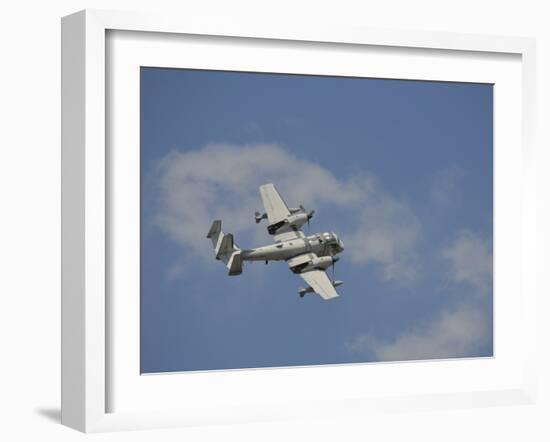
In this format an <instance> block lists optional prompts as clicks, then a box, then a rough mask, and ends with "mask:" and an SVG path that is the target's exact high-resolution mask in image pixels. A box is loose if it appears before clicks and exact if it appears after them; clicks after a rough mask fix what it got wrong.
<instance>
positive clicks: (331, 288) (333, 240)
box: [206, 183, 344, 299]
mask: <svg viewBox="0 0 550 442" xmlns="http://www.w3.org/2000/svg"><path fill="white" fill-rule="evenodd" d="M260 196H261V198H262V202H263V205H264V209H265V212H264V213H263V214H261V213H259V212H256V213H255V215H254V216H255V220H256V223H259V222H261V221H262V220H263V219H267V222H268V226H267V231H268V233H269V234H270V235H272V236H273V239H274V240H275V243H274V244H270V245H266V246H262V247H256V248H253V249H241V248H240V247H239V246H237V244H235V241H234V238H233V234H231V233H223V231H222V222H221V220H215V221H214V222H213V223H212V226H211V227H210V230H209V231H208V234H207V235H206V237H207V238H209V239H210V240H211V241H212V245H213V246H214V251H215V256H216V259H217V260H220V261H222V262H223V263H224V264H225V265H226V267H227V268H228V270H229V276H235V275H240V274H241V273H242V271H243V262H244V261H265V263H266V264H267V263H268V262H269V261H286V262H287V264H288V267H289V268H290V270H291V271H292V272H293V273H295V274H297V275H300V276H301V277H302V278H303V279H304V281H305V282H306V283H307V287H305V288H301V289H300V290H299V291H298V294H299V295H300V297H301V298H303V297H304V295H305V294H306V293H314V292H315V293H317V294H318V295H320V296H321V298H323V299H333V298H336V297H337V296H338V293H337V292H336V287H338V286H340V285H342V284H343V282H342V281H331V280H330V279H329V277H328V275H327V273H326V270H327V269H328V268H329V267H331V266H333V270H334V264H335V263H336V261H338V259H339V257H337V256H336V255H337V254H338V253H341V252H343V251H344V243H343V242H342V240H341V239H340V238H338V235H336V233H334V232H325V233H316V234H315V235H309V236H306V235H305V234H304V233H303V231H302V230H301V229H302V226H303V225H304V224H306V223H307V224H309V221H310V220H311V218H312V217H313V215H314V214H315V211H314V210H312V211H310V212H307V211H306V210H305V209H304V207H303V206H300V207H299V208H289V207H288V206H287V205H286V204H285V202H284V201H283V199H282V198H281V195H279V192H277V189H276V188H275V186H274V185H273V184H271V183H269V184H264V185H262V186H260Z"/></svg>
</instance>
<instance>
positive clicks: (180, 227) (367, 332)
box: [141, 68, 493, 373]
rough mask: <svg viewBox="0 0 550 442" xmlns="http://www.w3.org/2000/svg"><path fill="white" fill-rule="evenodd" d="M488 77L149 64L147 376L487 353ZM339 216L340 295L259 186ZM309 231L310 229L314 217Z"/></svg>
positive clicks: (317, 221)
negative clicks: (267, 213) (286, 230)
mask: <svg viewBox="0 0 550 442" xmlns="http://www.w3.org/2000/svg"><path fill="white" fill-rule="evenodd" d="M492 107H493V91H492V86H491V85H482V84H464V83H446V82H425V81H402V80H380V79H357V78H341V77H321V76H297V75H272V74H258V73H231V72H215V71H193V70H179V69H160V68H142V71H141V174H142V178H141V180H142V196H141V211H142V212H141V213H142V214H141V225H142V227H141V367H142V372H143V373H153V372H166V371H185V370H211V369H226V368H248V367H276V366H293V365H310V364H334V363H351V362H376V361H392V360H416V359H432V358H449V357H479V356H491V355H492V352H493V335H492V328H493V327H492V326H493V324H492V303H493V299H492V234H493V232H492V205H493V200H492V181H493V176H492V170H493V168H492V158H493V151H492V144H493V143H492V121H493V114H492V112H493V111H492ZM266 182H273V183H275V185H276V186H277V187H278V189H279V190H280V192H281V193H282V195H283V198H284V199H285V200H286V201H287V202H288V203H289V204H290V205H298V204H300V203H303V204H304V205H305V206H306V208H307V209H311V208H314V209H316V211H317V212H316V215H315V217H314V218H313V219H312V223H311V228H310V232H311V233H315V232H317V231H326V230H329V231H335V232H337V233H338V234H339V235H340V236H341V237H342V239H343V241H344V243H345V245H346V250H345V252H344V253H343V254H342V255H341V260H340V261H339V262H338V264H337V267H336V277H337V279H341V280H344V285H343V286H341V287H340V288H339V289H338V291H339V293H340V294H341V296H340V298H338V299H336V300H333V301H323V300H322V299H321V298H319V297H318V296H306V297H304V298H303V299H300V298H299V297H298V294H297V291H298V289H299V288H300V287H303V286H304V283H303V281H302V280H301V278H299V277H297V276H296V275H293V274H292V273H291V272H290V271H289V270H288V267H287V265H286V263H284V262H282V263H270V264H269V265H267V266H266V265H264V264H261V263H255V264H250V265H248V266H245V270H244V272H243V274H242V275H240V276H238V277H229V276H227V271H226V269H225V268H224V266H223V265H222V264H221V263H219V262H216V261H215V260H214V257H213V251H212V248H211V243H210V241H208V240H207V239H206V238H205V236H206V232H207V231H208V228H209V226H210V224H211V222H212V220H213V219H215V218H220V219H222V220H223V229H224V231H225V232H232V233H234V234H235V238H236V241H237V243H238V244H239V245H240V246H241V247H245V248H246V247H253V246H256V245H264V244H267V243H270V242H271V237H270V236H269V235H268V234H267V232H266V225H265V224H264V223H262V224H259V225H256V224H255V223H254V211H255V210H261V209H262V206H261V199H260V196H259V193H258V186H259V185H260V184H263V183H266ZM306 233H307V230H306Z"/></svg>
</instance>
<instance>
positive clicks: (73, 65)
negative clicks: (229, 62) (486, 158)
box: [62, 10, 536, 432]
mask: <svg viewBox="0 0 550 442" xmlns="http://www.w3.org/2000/svg"><path fill="white" fill-rule="evenodd" d="M109 31H125V32H126V31H143V32H155V33H162V34H164V35H166V34H179V35H183V36H185V35H195V36H197V35H198V36H218V37H221V38H247V39H262V40H263V39H268V40H272V41H275V42H276V41H286V42H287V44H288V43H290V44H292V43H293V42H296V44H298V43H299V42H310V43H319V44H327V43H328V44H330V43H338V44H339V45H341V47H345V45H368V46H377V47H380V48H382V49H383V48H390V47H399V48H404V49H406V48H409V49H414V48H416V49H419V48H424V49H436V50H442V51H458V52H464V51H467V52H469V53H475V54H477V56H478V57H483V56H484V54H490V53H492V54H515V55H516V56H518V57H521V86H520V87H521V91H520V92H521V94H520V96H521V107H522V109H521V113H520V115H521V121H519V122H517V124H518V125H520V126H521V142H520V144H521V146H517V149H520V150H517V151H516V153H519V154H520V158H521V165H519V166H518V167H519V173H520V174H521V175H520V177H519V178H520V179H521V183H522V186H521V190H520V191H519V192H520V199H519V201H520V203H521V211H520V212H519V213H520V215H518V217H519V218H518V221H521V222H520V223H519V224H516V226H517V225H519V226H520V227H519V229H520V230H521V231H520V232H517V233H518V235H520V237H521V240H520V241H519V243H518V247H519V255H520V256H519V257H517V260H518V261H517V262H518V263H520V264H521V266H520V270H519V271H518V275H517V279H516V280H515V282H516V283H517V284H520V291H521V293H520V294H521V296H518V300H517V301H514V302H517V308H519V309H521V311H522V313H523V315H522V316H521V317H520V319H519V320H518V324H519V325H520V326H521V329H522V332H523V336H534V333H535V316H536V308H535V303H536V288H535V282H534V281H535V276H534V272H535V269H536V265H535V262H534V260H535V255H536V253H535V250H536V249H535V248H536V229H535V213H534V212H535V189H536V187H535V181H536V180H535V177H534V173H533V172H532V171H533V170H534V164H533V157H534V155H533V153H534V149H535V144H534V123H533V122H534V96H535V79H534V76H535V67H534V63H535V61H534V57H535V46H534V40H532V39H528V38H519V37H492V36H480V35H464V34H451V33H428V32H416V31H388V30H375V29H362V28H348V27H345V26H326V25H312V24H309V23H308V24H302V25H300V26H297V25H296V26H294V25H284V24H277V25H275V24H266V23H250V22H244V21H243V22H235V21H232V22H231V23H229V22H215V21H209V20H200V19H198V18H197V17H177V18H176V17H161V16H154V15H151V14H135V13H126V12H111V11H99V10H91V11H90V10H87V11H81V12H78V13H76V14H73V15H70V16H67V17H64V18H63V21H62V55H63V59H62V124H63V128H62V423H63V424H65V425H67V426H70V427H73V428H76V429H78V430H80V431H85V432H95V431H110V430H121V429H137V428H154V427H165V426H183V425H197V424H208V423H217V422H248V421H254V420H265V419H284V418H289V417H312V416H328V415H334V414H338V415H342V414H344V415H346V414H357V413H368V412H371V411H374V410H376V411H380V410H385V411H395V410H417V409H425V408H437V407H445V408H447V407H464V406H485V405H499V404H510V403H529V402H532V401H533V400H534V397H535V390H536V388H535V374H534V372H535V366H534V354H535V348H534V342H535V339H529V340H526V341H525V346H524V352H523V353H522V355H521V356H520V360H519V361H518V363H519V365H521V375H520V376H518V377H515V378H514V379H513V381H512V380H511V381H510V383H509V384H508V383H503V384H502V387H501V388H496V387H494V388H489V389H483V388H480V387H476V389H474V390H470V391H468V389H467V387H465V390H464V391H462V392H460V393H457V392H444V391H437V392H427V393H426V394H411V393H409V392H406V391H404V390H403V391H400V390H399V387H398V388H397V389H396V391H392V392H388V393H387V394H386V395H384V394H381V395H380V394H379V395H378V396H377V397H369V396H367V395H364V396H361V395H360V394H359V395H358V397H354V398H350V397H348V396H346V395H345V393H342V394H341V397H339V396H338V394H339V393H338V392H337V391H336V392H333V393H331V395H328V394H327V397H325V398H323V397H317V398H315V400H312V402H311V403H310V404H308V406H305V407H303V406H299V405H300V404H299V403H297V402H292V401H291V402H289V403H284V401H283V402H277V401H274V402H273V405H272V406H263V405H262V406H254V404H253V402H249V403H245V402H244V399H243V402H242V403H239V399H238V398H236V399H235V398H233V403H232V406H234V407H236V408H235V409H233V410H231V412H228V413H226V414H224V413H223V412H222V411H220V412H218V411H216V409H215V406H214V405H212V407H211V411H209V409H208V407H203V408H200V407H198V411H197V412H196V413H191V414H190V412H189V410H186V409H185V407H182V408H181V409H180V410H179V411H178V410H175V409H173V408H172V409H170V410H168V409H166V410H164V409H163V407H157V409H156V411H151V410H149V411H148V410H134V411H125V410H123V411H113V410H110V409H109V408H110V407H109V404H108V396H109V392H110V390H111V389H112V388H113V385H111V383H110V377H109V370H110V366H111V364H112V361H113V354H112V353H111V352H110V350H111V347H110V344H109V340H108V339H107V337H108V334H109V333H108V332H109V330H108V328H109V327H110V324H111V323H110V321H111V320H112V317H111V312H110V310H109V302H108V298H107V287H108V280H109V274H108V270H107V269H108V268H109V267H108V260H109V259H110V258H109V254H108V247H107V244H108V242H109V241H110V240H111V239H112V238H109V235H110V234H111V233H112V232H111V231H109V230H108V229H107V227H106V225H107V219H108V217H109V210H111V209H112V205H111V204H112V201H113V200H112V199H111V196H110V194H109V185H108V182H107V181H108V179H109V176H108V173H107V162H108V155H107V133H106V124H105V122H106V118H107V115H108V109H107V101H108V100H107V99H106V93H107V91H108V89H107V84H106V75H105V73H106V63H107V62H108V60H107V59H106V57H107V55H108V52H107V50H106V48H107V45H106V33H107V32H109ZM495 253H498V247H496V250H495ZM461 363H462V364H463V365H462V366H463V367H466V364H470V365H475V362H471V361H470V362H468V361H462V362H461ZM393 365H395V364H393ZM405 365H410V368H406V367H405V368H403V366H405ZM451 365H452V363H451ZM379 367H382V368H381V369H383V370H391V369H392V368H390V367H391V366H390V365H385V366H379ZM418 367H419V366H418V365H416V366H414V363H413V364H403V365H402V368H400V369H399V370H403V369H404V370H412V371H411V372H410V373H413V372H414V371H415V370H416V371H418V370H419V368H418ZM451 368H452V369H458V370H460V367H458V368H456V367H451ZM361 369H362V368H361V367H356V368H353V369H347V368H345V367H338V366H333V367H329V368H328V370H331V371H332V373H333V375H336V376H337V375H338V370H348V371H347V372H346V376H347V375H349V374H350V371H349V370H354V371H355V372H357V371H358V370H359V371H360V370H361ZM476 369H477V368H476ZM292 370H300V369H288V370H285V371H284V372H283V371H281V370H279V371H277V370H271V371H269V370H264V371H263V372H260V373H268V372H270V373H268V374H260V375H258V371H255V372H254V373H256V374H255V376H256V378H257V379H256V380H255V381H254V382H257V383H261V382H265V381H266V378H265V376H268V377H277V376H278V377H279V378H281V379H282V378H284V377H285V376H288V373H290V372H292ZM284 373H286V374H284ZM325 373H327V372H326V371H325ZM136 375H137V376H139V373H136ZM219 375H220V376H221V377H220V378H219V379H218V380H217V381H216V382H223V381H224V379H223V376H224V374H223V373H219ZM354 375H355V376H358V375H359V376H360V373H359V374H358V373H355V374H354ZM206 376H208V375H206ZM226 376H233V377H235V376H240V377H243V376H244V377H246V376H248V375H247V373H246V371H241V372H240V373H238V374H234V372H230V373H229V374H227V375H226ZM248 377H251V376H248ZM520 378H521V379H520ZM195 379H196V381H197V382H199V379H198V378H195ZM518 379H520V380H518ZM169 382H170V381H169ZM200 382H209V379H208V378H207V377H206V378H204V379H202V380H200ZM505 384H506V385H505ZM257 385H261V384H257ZM194 394H195V395H196V394H197V393H194ZM226 394H229V392H228V393H226ZM321 396H322V395H321ZM203 399H204V398H203ZM206 399H207V400H208V397H207V398H206ZM211 399H212V402H215V401H214V400H213V399H214V398H211ZM225 399H227V398H225ZM187 400H189V401H193V394H191V395H190V397H189V398H187ZM222 402H224V401H223V400H222ZM225 403H227V400H225Z"/></svg>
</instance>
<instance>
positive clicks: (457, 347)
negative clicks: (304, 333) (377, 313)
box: [346, 306, 491, 361]
mask: <svg viewBox="0 0 550 442" xmlns="http://www.w3.org/2000/svg"><path fill="white" fill-rule="evenodd" d="M490 336H491V334H490V323H489V322H488V317H487V315H485V314H483V313H482V312H481V311H480V310H479V309H476V308H474V307H473V306H462V307H460V308H458V309H456V310H451V311H444V312H443V313H441V314H440V316H438V317H437V318H436V319H435V320H433V321H432V322H428V323H424V324H422V325H420V326H418V327H416V328H415V329H413V330H410V331H407V332H405V333H403V334H401V335H400V336H398V337H397V338H396V339H395V340H392V341H390V342H386V341H380V340H378V339H377V338H376V337H374V336H372V335H369V334H361V335H359V336H357V337H356V338H355V339H354V340H353V341H351V342H349V343H347V344H346V347H347V349H348V350H349V351H351V352H354V353H358V354H364V355H365V354H366V355H370V356H371V357H373V358H374V359H376V360H378V361H405V360H419V359H444V358H458V357H473V356H479V352H480V349H481V348H482V347H483V346H484V345H486V344H487V342H488V339H490Z"/></svg>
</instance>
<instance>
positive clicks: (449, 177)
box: [431, 166, 465, 206]
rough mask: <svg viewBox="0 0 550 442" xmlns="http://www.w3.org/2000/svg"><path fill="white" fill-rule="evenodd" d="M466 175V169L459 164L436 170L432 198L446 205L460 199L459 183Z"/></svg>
mask: <svg viewBox="0 0 550 442" xmlns="http://www.w3.org/2000/svg"><path fill="white" fill-rule="evenodd" d="M464 175H465V172H464V170H463V169H462V168H460V167H458V166H451V167H448V168H446V169H443V170H440V171H438V172H436V173H435V175H434V177H433V179H432V190H431V193H432V199H433V200H434V201H435V202H436V203H438V204H441V205H444V206H448V205H450V204H453V203H456V202H457V201H460V198H461V194H460V192H459V186H458V184H459V182H460V180H461V179H462V177H463V176H464Z"/></svg>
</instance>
